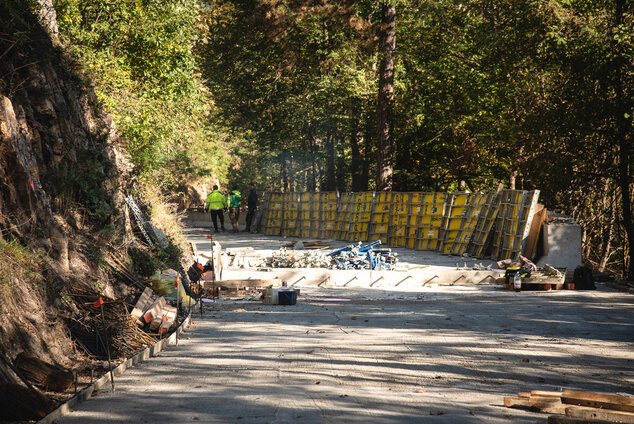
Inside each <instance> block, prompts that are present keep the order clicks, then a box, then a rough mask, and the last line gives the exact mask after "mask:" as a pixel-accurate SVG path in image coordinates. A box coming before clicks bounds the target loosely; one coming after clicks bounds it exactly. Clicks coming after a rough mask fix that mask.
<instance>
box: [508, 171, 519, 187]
mask: <svg viewBox="0 0 634 424" xmlns="http://www.w3.org/2000/svg"><path fill="white" fill-rule="evenodd" d="M517 174H518V172H517V170H515V171H512V172H511V175H510V176H509V188H510V189H511V190H515V180H516V179H517Z"/></svg>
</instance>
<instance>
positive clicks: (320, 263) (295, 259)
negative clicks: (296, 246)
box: [266, 248, 333, 268]
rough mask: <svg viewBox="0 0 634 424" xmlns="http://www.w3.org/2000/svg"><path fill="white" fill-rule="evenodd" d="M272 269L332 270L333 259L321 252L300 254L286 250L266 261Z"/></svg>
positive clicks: (276, 253) (274, 254)
mask: <svg viewBox="0 0 634 424" xmlns="http://www.w3.org/2000/svg"><path fill="white" fill-rule="evenodd" d="M266 265H267V266H270V267H271V268H331V267H332V265H333V262H332V259H331V258H330V257H328V256H326V255H324V254H323V253H321V252H310V251H309V252H298V251H289V250H286V249H284V248H281V249H280V250H278V251H276V252H273V254H272V255H271V257H269V258H267V259H266Z"/></svg>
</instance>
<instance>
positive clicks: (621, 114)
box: [614, 0, 634, 281]
mask: <svg viewBox="0 0 634 424" xmlns="http://www.w3.org/2000/svg"><path fill="white" fill-rule="evenodd" d="M625 7H626V1H625V0H616V2H615V23H616V26H619V25H622V24H623V19H624V15H625ZM615 53H616V55H615V56H616V60H618V63H617V64H616V71H615V72H614V91H615V106H616V107H615V114H616V137H617V142H618V145H619V187H620V189H621V203H622V207H623V227H625V233H626V235H627V241H628V247H629V264H628V265H629V266H628V269H625V270H624V274H625V278H626V279H628V280H632V281H634V216H633V211H632V202H633V199H632V181H631V180H632V171H631V169H630V167H631V166H632V160H634V157H632V156H633V155H632V118H631V117H626V116H627V114H629V113H632V112H631V111H632V106H633V105H632V100H631V98H630V97H629V96H628V95H627V94H626V93H625V90H624V88H623V78H624V75H623V74H624V72H623V70H624V69H623V68H624V67H625V66H626V65H627V61H626V58H625V57H624V55H623V52H622V51H617V52H615Z"/></svg>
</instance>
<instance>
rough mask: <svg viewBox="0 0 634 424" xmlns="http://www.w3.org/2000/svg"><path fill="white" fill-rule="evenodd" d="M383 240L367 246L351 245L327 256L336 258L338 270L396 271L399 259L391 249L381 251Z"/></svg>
mask: <svg viewBox="0 0 634 424" xmlns="http://www.w3.org/2000/svg"><path fill="white" fill-rule="evenodd" d="M380 245H381V240H376V241H373V242H372V243H368V244H366V245H361V242H359V243H358V244H350V245H348V246H346V247H342V248H340V249H335V250H333V251H332V252H330V253H329V254H328V255H327V256H330V257H332V258H334V260H335V268H337V269H388V270H390V269H394V267H395V266H396V263H397V262H398V259H397V258H396V256H397V254H396V253H392V250H391V249H381V248H379V246H380Z"/></svg>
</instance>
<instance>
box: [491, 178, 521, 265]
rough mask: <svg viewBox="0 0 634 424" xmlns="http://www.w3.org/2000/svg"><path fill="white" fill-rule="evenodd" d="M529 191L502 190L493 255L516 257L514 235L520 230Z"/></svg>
mask: <svg viewBox="0 0 634 424" xmlns="http://www.w3.org/2000/svg"><path fill="white" fill-rule="evenodd" d="M527 193H528V192H525V191H522V190H502V193H501V200H500V210H499V212H498V219H497V222H496V225H495V228H494V233H493V241H492V249H493V250H492V251H493V253H492V255H493V257H495V258H499V259H515V257H513V256H514V255H515V254H514V250H516V249H514V247H515V246H514V239H515V238H514V235H515V234H516V233H517V232H518V224H519V221H520V219H521V216H520V215H521V210H522V204H523V202H524V201H525V198H524V196H525V195H526V194H527ZM515 256H516V255H515Z"/></svg>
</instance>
